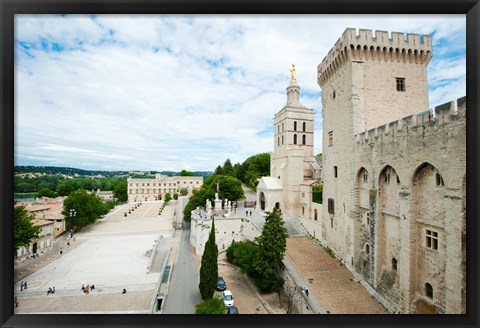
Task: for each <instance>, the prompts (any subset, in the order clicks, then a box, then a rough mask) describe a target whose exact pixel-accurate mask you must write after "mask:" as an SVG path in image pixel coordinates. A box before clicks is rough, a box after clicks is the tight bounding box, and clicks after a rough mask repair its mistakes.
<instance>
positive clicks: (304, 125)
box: [303, 122, 307, 132]
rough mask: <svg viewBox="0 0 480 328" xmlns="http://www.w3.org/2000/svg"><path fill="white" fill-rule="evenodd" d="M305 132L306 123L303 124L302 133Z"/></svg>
mask: <svg viewBox="0 0 480 328" xmlns="http://www.w3.org/2000/svg"><path fill="white" fill-rule="evenodd" d="M305 131H307V123H305V122H303V132H305Z"/></svg>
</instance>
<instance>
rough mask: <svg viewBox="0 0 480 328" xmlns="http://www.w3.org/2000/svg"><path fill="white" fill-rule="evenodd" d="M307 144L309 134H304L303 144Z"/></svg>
mask: <svg viewBox="0 0 480 328" xmlns="http://www.w3.org/2000/svg"><path fill="white" fill-rule="evenodd" d="M305 144H307V136H306V135H303V136H302V145H305Z"/></svg>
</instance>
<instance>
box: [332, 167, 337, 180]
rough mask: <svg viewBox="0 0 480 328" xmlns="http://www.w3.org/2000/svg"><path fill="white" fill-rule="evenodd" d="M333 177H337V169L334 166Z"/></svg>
mask: <svg viewBox="0 0 480 328" xmlns="http://www.w3.org/2000/svg"><path fill="white" fill-rule="evenodd" d="M333 176H334V177H335V178H337V177H338V167H336V166H334V167H333Z"/></svg>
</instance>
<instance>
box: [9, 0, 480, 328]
mask: <svg viewBox="0 0 480 328" xmlns="http://www.w3.org/2000/svg"><path fill="white" fill-rule="evenodd" d="M0 10H1V12H0V17H1V25H0V34H1V41H0V47H1V55H0V56H1V60H2V65H1V78H2V83H1V89H0V97H1V112H0V115H1V117H0V124H1V130H0V147H1V148H0V157H1V158H0V166H1V167H0V168H1V169H0V187H1V197H0V210H1V228H0V234H1V237H0V245H1V246H0V247H1V248H0V262H1V265H2V267H1V271H0V297H1V302H0V307H1V309H0V311H1V313H0V325H1V327H18V326H28V327H30V326H31V327H63V326H66V327H70V326H75V327H124V326H128V327H129V326H134V327H137V326H140V327H143V326H145V327H151V326H161V327H174V326H175V327H183V326H196V327H197V326H205V327H213V326H227V325H228V326H240V325H242V326H243V325H245V326H250V327H252V328H253V327H260V326H262V327H265V326H270V327H277V326H278V327H290V326H292V327H300V326H302V327H314V326H321V327H343V326H357V325H359V326H360V325H361V326H376V327H377V326H385V327H397V326H398V327H403V326H412V327H416V326H419V327H420V326H421V327H423V326H432V327H433V326H435V327H478V326H479V320H478V295H479V294H480V293H479V287H478V276H479V272H478V268H479V260H478V254H479V253H480V252H479V251H480V250H479V242H478V239H479V230H478V229H479V228H478V218H479V212H478V186H479V184H480V183H479V182H480V180H479V175H478V171H479V154H480V151H479V142H478V141H479V134H478V128H479V127H480V121H479V115H478V109H479V91H480V89H479V84H478V79H479V65H478V63H479V58H478V53H479V50H480V47H479V31H480V25H479V16H480V5H479V3H478V0H457V1H452V0H446V1H443V0H437V1H426V0H420V1H415V0H399V1H395V2H390V1H381V0H367V1H353V0H338V1H332V0H303V1H293V0H285V1H269V0H259V1H226V0H200V1H195V0H179V1H173V0H164V1H161V0H125V1H110V0H100V1H98V0H83V1H66V0H39V1H32V0H31V1H27V0H3V1H2V2H1V7H0ZM66 13H76V14H190V13H195V14H235V13H237V14H465V15H466V21H467V108H468V110H467V179H468V182H467V252H468V253H467V263H468V264H467V271H468V272H467V314H466V315H435V316H431V315H322V316H319V315H309V316H307V315H289V316H284V315H277V316H270V315H269V316H262V315H240V316H204V315H202V316H200V317H199V316H195V315H188V316H187V315H184V316H182V315H37V314H29V315H14V314H13V310H14V304H13V302H12V300H13V263H14V261H13V258H14V256H13V236H12V231H13V223H12V220H11V219H10V218H12V217H13V206H12V204H13V163H14V160H13V158H14V83H13V78H14V50H13V49H14V15H15V14H66ZM319 37H321V33H319Z"/></svg>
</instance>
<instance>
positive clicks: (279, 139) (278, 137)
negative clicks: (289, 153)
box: [278, 137, 280, 146]
mask: <svg viewBox="0 0 480 328" xmlns="http://www.w3.org/2000/svg"><path fill="white" fill-rule="evenodd" d="M278 145H279V146H280V137H278Z"/></svg>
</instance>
